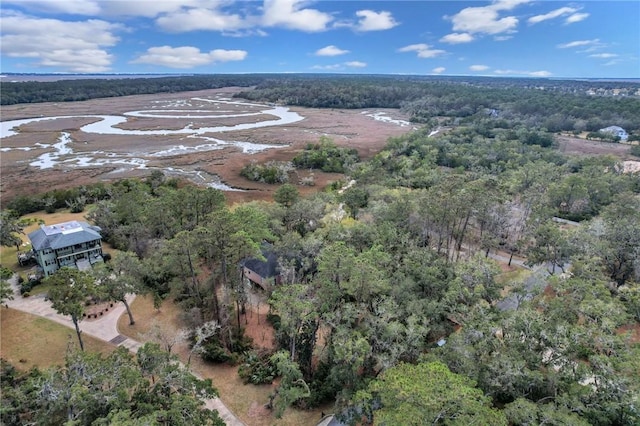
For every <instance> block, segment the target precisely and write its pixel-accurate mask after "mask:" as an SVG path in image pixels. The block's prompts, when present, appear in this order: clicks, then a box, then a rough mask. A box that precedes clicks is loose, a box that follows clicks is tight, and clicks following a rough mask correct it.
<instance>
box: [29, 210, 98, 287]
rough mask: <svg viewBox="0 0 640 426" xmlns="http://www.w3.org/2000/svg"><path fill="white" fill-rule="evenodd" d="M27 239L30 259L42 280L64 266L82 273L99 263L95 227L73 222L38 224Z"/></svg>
mask: <svg viewBox="0 0 640 426" xmlns="http://www.w3.org/2000/svg"><path fill="white" fill-rule="evenodd" d="M28 236H29V240H31V247H32V251H33V257H34V258H35V260H36V263H37V264H38V265H39V266H40V268H41V269H42V273H43V275H44V276H45V277H48V276H49V275H51V274H53V273H54V272H56V271H57V270H58V269H60V268H62V267H64V266H67V267H71V268H77V269H80V270H86V269H89V268H91V266H92V265H93V264H95V263H98V262H102V261H103V259H102V237H101V236H100V228H99V227H98V226H92V225H89V224H88V223H86V222H80V221H75V220H74V221H70V222H64V223H57V224H55V225H40V229H38V230H36V231H33V232H31V233H29V235H28Z"/></svg>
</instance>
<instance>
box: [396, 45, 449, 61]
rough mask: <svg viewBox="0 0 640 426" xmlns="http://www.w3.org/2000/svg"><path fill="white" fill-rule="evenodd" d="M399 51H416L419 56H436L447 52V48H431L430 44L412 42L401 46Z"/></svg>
mask: <svg viewBox="0 0 640 426" xmlns="http://www.w3.org/2000/svg"><path fill="white" fill-rule="evenodd" d="M398 52H416V53H417V55H418V58H435V57H436V56H440V55H443V54H445V53H447V52H446V51H445V50H438V49H431V47H430V46H429V45H428V44H425V43H419V44H410V45H409V46H405V47H401V48H400V49H398Z"/></svg>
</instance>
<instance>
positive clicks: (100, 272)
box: [94, 251, 145, 325]
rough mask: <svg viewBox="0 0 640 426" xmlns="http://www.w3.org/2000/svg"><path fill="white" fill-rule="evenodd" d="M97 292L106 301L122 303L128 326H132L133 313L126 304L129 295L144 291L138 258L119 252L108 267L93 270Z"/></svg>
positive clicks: (133, 322) (129, 253) (128, 253)
mask: <svg viewBox="0 0 640 426" xmlns="http://www.w3.org/2000/svg"><path fill="white" fill-rule="evenodd" d="M94 271H95V273H94V275H96V278H97V281H98V283H99V284H100V288H99V290H100V291H101V292H102V295H103V296H105V297H106V298H107V299H108V300H114V301H117V302H122V303H123V304H124V306H125V308H126V309H127V314H128V315H129V325H134V324H135V321H134V319H133V313H132V312H131V308H130V307H129V303H128V302H127V296H128V295H129V294H139V293H142V292H143V291H144V290H145V289H144V286H143V283H142V277H143V270H142V264H141V263H140V261H139V260H138V258H137V257H136V256H135V255H134V254H133V253H131V252H128V251H127V252H125V251H119V252H117V253H116V254H115V256H114V257H113V259H111V262H109V264H108V265H106V264H105V265H103V266H101V267H99V268H95V269H94Z"/></svg>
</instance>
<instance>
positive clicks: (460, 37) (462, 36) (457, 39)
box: [440, 33, 474, 44]
mask: <svg viewBox="0 0 640 426" xmlns="http://www.w3.org/2000/svg"><path fill="white" fill-rule="evenodd" d="M473 40H474V39H473V36H472V35H471V34H469V33H451V34H447V35H446V36H444V37H442V38H441V39H440V41H441V42H442V43H450V44H458V43H469V42H470V41H473Z"/></svg>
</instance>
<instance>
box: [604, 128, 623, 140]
mask: <svg viewBox="0 0 640 426" xmlns="http://www.w3.org/2000/svg"><path fill="white" fill-rule="evenodd" d="M599 132H600V133H608V134H611V135H613V136H617V137H619V138H620V140H621V141H626V140H627V138H628V137H629V134H628V133H627V132H626V130H624V129H623V128H622V127H620V126H609V127H605V128H604V129H600V130H599Z"/></svg>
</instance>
